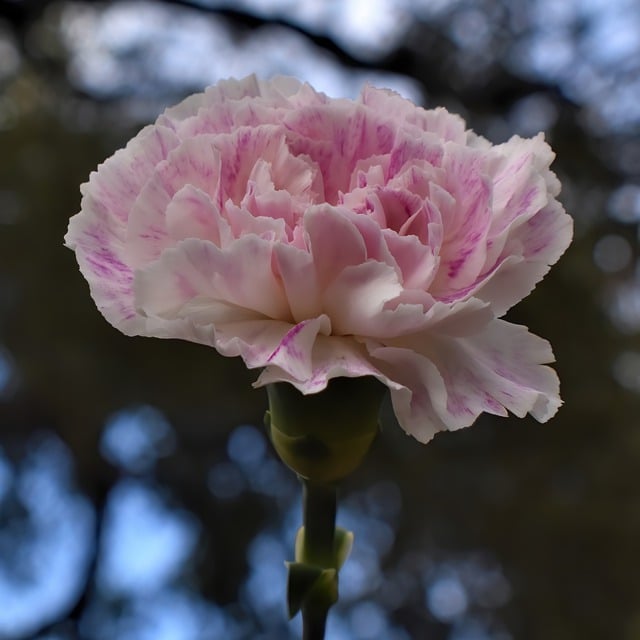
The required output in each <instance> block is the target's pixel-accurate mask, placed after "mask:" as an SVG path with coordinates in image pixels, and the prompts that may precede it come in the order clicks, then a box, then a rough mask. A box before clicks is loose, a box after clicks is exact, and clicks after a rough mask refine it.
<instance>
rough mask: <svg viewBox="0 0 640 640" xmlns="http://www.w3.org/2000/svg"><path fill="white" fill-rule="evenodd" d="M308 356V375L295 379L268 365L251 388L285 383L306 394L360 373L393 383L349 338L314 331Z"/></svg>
mask: <svg viewBox="0 0 640 640" xmlns="http://www.w3.org/2000/svg"><path fill="white" fill-rule="evenodd" d="M312 358H313V362H312V367H311V375H310V376H308V377H303V378H297V377H295V376H293V375H291V373H289V372H288V371H286V370H284V369H282V368H280V367H278V366H275V365H271V366H269V367H267V368H266V369H265V370H264V371H263V372H262V373H261V374H260V377H259V378H258V380H256V382H255V383H254V387H262V386H264V385H266V384H271V383H273V382H289V383H290V384H292V385H293V386H294V387H296V388H297V389H298V390H299V391H301V392H302V393H304V394H309V393H318V392H320V391H322V390H323V389H324V388H326V386H327V384H328V383H329V381H330V380H331V379H332V378H338V377H345V378H360V377H362V376H374V377H376V378H378V379H379V380H380V381H381V382H383V383H384V384H387V385H388V386H390V387H394V382H393V381H391V380H388V379H387V378H385V377H384V375H383V374H382V373H381V372H380V371H379V370H378V369H377V368H376V366H375V364H373V362H372V361H371V359H370V358H369V356H368V354H367V352H366V349H365V347H364V345H362V344H360V343H358V342H356V341H355V340H354V339H353V338H346V337H345V338H342V337H339V336H325V335H323V334H318V336H317V338H316V341H315V343H314V346H313V352H312Z"/></svg>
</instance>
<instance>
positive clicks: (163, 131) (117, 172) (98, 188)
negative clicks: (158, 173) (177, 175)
mask: <svg viewBox="0 0 640 640" xmlns="http://www.w3.org/2000/svg"><path fill="white" fill-rule="evenodd" d="M178 144H179V140H178V139H177V137H176V136H175V134H174V133H173V132H172V131H171V130H169V129H167V128H166V127H159V126H152V125H150V126H147V127H145V128H144V129H142V131H140V133H138V135H137V136H136V137H135V138H133V139H132V140H131V141H130V142H129V143H128V144H127V146H126V147H125V148H124V149H120V150H118V151H116V153H115V154H114V155H113V156H111V157H110V158H109V159H108V160H106V161H105V162H104V163H103V164H101V165H100V166H99V167H98V171H94V172H93V173H92V174H91V176H90V178H89V182H87V183H85V184H83V185H82V186H81V187H80V192H81V193H82V195H83V199H82V205H81V207H82V210H83V211H88V210H91V212H92V213H91V215H96V216H98V217H100V218H101V219H102V220H103V224H107V225H111V224H113V223H115V222H116V221H119V222H121V223H126V221H127V219H128V217H129V212H130V210H131V207H132V205H133V203H134V202H135V200H136V198H137V197H138V194H139V193H140V190H141V189H142V186H143V185H144V184H145V182H146V181H147V180H148V179H149V178H150V177H151V175H152V174H153V172H154V169H155V167H156V165H157V164H158V163H159V162H161V161H163V160H164V159H165V158H167V156H168V155H169V154H170V152H171V150H172V149H174V148H175V147H176V146H177V145H178ZM113 219H115V220H113Z"/></svg>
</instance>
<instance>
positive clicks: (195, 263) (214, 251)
mask: <svg viewBox="0 0 640 640" xmlns="http://www.w3.org/2000/svg"><path fill="white" fill-rule="evenodd" d="M272 250H273V246H272V244H271V243H269V242H267V241H265V240H262V239H261V238H259V237H257V236H254V235H248V236H244V237H242V238H240V239H239V240H237V241H235V242H233V243H232V244H230V245H229V246H228V247H227V248H226V249H220V248H218V247H216V245H214V244H213V243H211V242H208V241H206V240H199V239H196V238H190V239H188V240H183V241H182V242H179V243H178V244H177V245H176V247H175V248H172V249H166V250H165V251H164V252H163V253H162V256H161V257H160V258H159V259H158V260H157V261H156V262H154V263H152V264H150V265H148V266H147V267H145V268H143V269H140V270H139V271H137V272H136V274H135V284H134V287H135V300H136V305H137V308H138V309H139V311H140V313H142V314H144V315H147V316H151V315H153V316H158V317H163V318H166V319H172V318H177V317H180V316H181V312H182V310H183V307H184V305H185V304H187V303H189V302H191V301H193V300H194V299H197V300H198V301H200V302H201V303H202V301H206V300H209V301H211V303H212V306H211V311H212V314H211V317H209V318H207V320H206V322H207V323H212V324H215V322H216V315H215V311H216V309H217V306H216V304H215V303H218V302H222V303H225V305H227V306H228V305H233V306H235V307H238V308H239V309H241V310H248V311H253V312H256V313H258V314H261V315H262V316H264V317H265V318H272V319H274V320H279V321H288V320H289V318H290V315H289V309H288V305H287V301H286V297H285V296H284V292H283V291H282V287H281V286H280V284H279V282H278V280H277V279H276V278H275V277H274V275H273V272H272V270H271V254H272ZM203 322H204V321H203ZM176 337H179V336H176Z"/></svg>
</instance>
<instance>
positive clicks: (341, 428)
mask: <svg viewBox="0 0 640 640" xmlns="http://www.w3.org/2000/svg"><path fill="white" fill-rule="evenodd" d="M385 391H386V387H385V386H384V385H382V384H381V383H380V382H378V380H376V379H375V378H373V377H371V376H366V377H361V378H335V379H333V380H331V382H330V383H329V385H328V386H327V387H326V389H324V390H323V391H321V392H319V393H315V394H309V395H304V394H302V393H301V392H300V391H298V390H297V389H296V388H295V387H294V386H292V385H290V384H288V383H286V382H277V383H274V384H270V385H267V393H268V396H269V411H267V414H266V416H265V423H266V425H267V429H268V430H269V435H270V437H271V441H272V443H273V446H274V447H275V449H276V451H277V452H278V455H279V456H280V458H281V459H282V460H283V462H284V463H285V464H286V465H287V466H289V467H290V468H291V469H293V470H294V471H295V472H296V473H297V474H298V475H299V476H301V477H302V478H306V479H308V480H312V481H314V482H319V483H328V482H335V481H336V480H339V479H341V478H344V477H345V476H347V475H349V473H351V472H352V471H353V470H354V469H356V468H357V467H358V465H359V464H360V463H361V461H362V459H363V458H364V456H365V455H366V453H367V451H368V450H369V447H370V446H371V443H372V442H373V440H374V439H375V437H376V434H377V432H378V412H379V410H380V403H381V402H382V398H383V396H384V393H385Z"/></svg>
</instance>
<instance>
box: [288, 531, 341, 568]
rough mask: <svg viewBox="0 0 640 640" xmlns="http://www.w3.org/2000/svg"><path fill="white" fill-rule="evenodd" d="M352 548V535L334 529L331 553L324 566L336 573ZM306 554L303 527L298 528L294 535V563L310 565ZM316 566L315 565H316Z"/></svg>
mask: <svg viewBox="0 0 640 640" xmlns="http://www.w3.org/2000/svg"><path fill="white" fill-rule="evenodd" d="M352 547H353V533H352V532H351V531H348V530H347V529H343V528H342V527H336V529H335V534H334V539H333V553H332V555H331V557H330V558H326V559H325V560H326V566H327V567H332V568H334V569H335V570H336V571H337V570H339V569H340V568H341V567H342V565H343V564H344V563H345V562H346V561H347V558H348V557H349V554H350V553H351V549H352ZM309 555H310V554H308V553H306V551H305V544H304V527H300V528H299V529H298V532H297V533H296V541H295V558H296V562H299V563H308V564H312V565H313V562H311V559H310V558H309ZM316 566H317V565H316Z"/></svg>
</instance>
